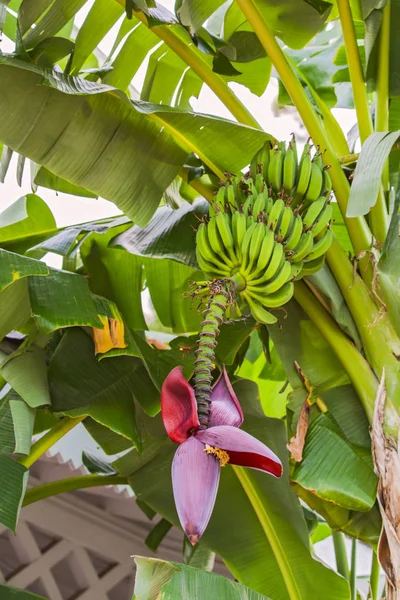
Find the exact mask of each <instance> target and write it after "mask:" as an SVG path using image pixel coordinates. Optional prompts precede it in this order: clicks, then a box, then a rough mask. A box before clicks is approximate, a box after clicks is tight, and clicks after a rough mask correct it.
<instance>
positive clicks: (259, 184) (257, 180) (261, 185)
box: [254, 173, 265, 194]
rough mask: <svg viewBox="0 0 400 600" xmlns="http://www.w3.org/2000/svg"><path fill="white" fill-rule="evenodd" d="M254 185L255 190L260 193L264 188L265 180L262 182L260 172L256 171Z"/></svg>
mask: <svg viewBox="0 0 400 600" xmlns="http://www.w3.org/2000/svg"><path fill="white" fill-rule="evenodd" d="M254 181H255V185H256V190H257V192H258V193H259V194H261V192H262V191H263V189H264V186H265V182H264V178H263V176H262V174H261V173H257V175H256V178H255V180H254Z"/></svg>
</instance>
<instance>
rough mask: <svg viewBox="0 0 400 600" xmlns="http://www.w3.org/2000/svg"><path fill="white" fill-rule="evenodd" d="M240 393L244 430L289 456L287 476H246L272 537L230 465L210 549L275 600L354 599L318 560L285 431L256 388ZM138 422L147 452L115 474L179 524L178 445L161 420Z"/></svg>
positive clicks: (128, 459)
mask: <svg viewBox="0 0 400 600" xmlns="http://www.w3.org/2000/svg"><path fill="white" fill-rule="evenodd" d="M235 389H236V393H237V394H238V396H239V398H240V401H241V404H242V406H243V408H244V412H245V424H244V428H245V429H246V431H248V432H249V433H251V434H253V435H254V436H256V437H257V438H258V439H260V440H262V441H263V442H264V443H266V444H268V445H269V446H270V447H271V448H272V449H273V450H274V451H275V452H277V454H278V455H280V456H281V458H282V460H283V462H284V465H285V466H284V475H283V478H282V479H280V480H275V479H273V478H271V477H268V476H266V475H265V474H263V473H260V472H257V471H252V472H247V471H246V473H248V475H249V477H250V478H251V482H252V486H253V487H252V489H253V494H255V495H257V497H258V498H259V500H260V502H261V503H262V506H263V507H264V509H265V511H266V513H267V515H268V517H267V518H268V520H269V523H270V525H269V528H268V531H266V530H264V529H263V527H262V525H261V523H260V521H259V519H258V517H257V515H256V513H255V511H254V509H253V507H252V504H251V502H250V499H249V497H248V496H247V495H246V493H245V491H244V488H243V487H242V485H241V483H240V482H239V479H238V477H237V476H236V474H235V471H234V470H233V469H232V468H231V467H230V466H227V467H226V468H225V469H223V470H222V473H221V483H220V488H219V492H218V497H217V502H216V506H215V510H214V513H213V516H212V518H211V521H210V524H209V526H208V528H207V530H206V532H205V534H204V542H205V543H206V544H207V546H209V547H210V548H211V549H212V550H214V551H215V552H217V553H218V554H220V555H221V556H222V558H223V560H224V561H225V562H226V564H227V565H228V567H229V568H230V570H231V571H232V573H233V574H234V576H235V577H236V578H237V579H238V580H239V581H240V583H243V584H245V585H248V586H249V587H251V588H252V589H254V590H256V591H258V592H260V593H262V594H265V595H267V596H269V597H271V598H273V599H274V600H289V599H294V598H296V599H297V600H300V599H301V598H304V599H306V598H307V599H309V598H314V597H324V598H326V599H327V600H329V599H330V598H332V600H333V599H335V600H339V599H343V600H345V599H346V600H347V599H348V597H349V590H348V586H347V583H346V582H345V581H344V580H343V579H341V578H340V577H338V576H337V575H336V574H335V573H333V572H332V571H330V570H329V569H327V568H326V567H325V566H324V565H322V564H321V563H320V562H318V561H315V560H314V559H313V558H312V556H311V554H310V549H309V541H308V534H307V527H306V525H305V521H304V517H303V512H302V509H301V506H300V504H299V502H298V500H297V498H296V496H295V495H294V494H293V492H292V490H291V489H290V485H289V478H288V466H287V459H286V456H287V454H286V448H285V444H286V432H285V426H284V424H283V423H282V422H281V421H279V420H277V419H268V418H267V417H265V416H264V415H263V413H262V410H261V407H260V404H259V401H258V399H257V389H256V387H255V386H254V384H252V383H250V382H246V381H242V382H240V383H239V384H237V385H236V387H235ZM138 419H140V422H141V430H142V432H143V438H144V439H143V441H144V446H143V447H144V450H143V453H142V454H140V455H139V454H137V453H136V452H131V453H129V454H128V455H126V456H125V457H123V458H121V459H120V460H118V461H117V462H116V463H115V467H116V468H117V470H118V471H120V472H121V473H123V474H125V475H128V476H129V481H130V483H131V485H132V488H133V490H134V491H135V494H136V496H137V497H138V498H139V499H140V500H143V501H144V502H146V503H147V504H149V505H150V506H151V507H152V508H153V509H154V510H156V511H157V512H158V513H159V514H162V515H164V516H165V517H166V518H167V519H168V520H169V521H171V522H172V523H174V524H175V525H178V520H177V515H176V510H175V506H174V502H173V498H172V489H171V475H170V468H171V461H172V457H173V455H174V453H175V450H176V445H174V444H173V443H172V442H171V441H170V440H169V439H168V438H167V437H166V434H165V431H164V428H163V425H162V423H161V420H160V419H159V418H154V419H148V418H145V416H144V415H143V413H139V411H138ZM253 499H254V498H253ZM269 540H270V541H271V543H272V540H279V544H275V543H273V546H272V547H273V548H274V550H272V547H271V545H270V543H269ZM283 573H285V577H286V582H287V585H288V586H290V587H291V589H292V592H291V593H290V592H289V591H288V589H287V586H286V584H285V579H284V576H283ZM293 589H295V590H296V592H293Z"/></svg>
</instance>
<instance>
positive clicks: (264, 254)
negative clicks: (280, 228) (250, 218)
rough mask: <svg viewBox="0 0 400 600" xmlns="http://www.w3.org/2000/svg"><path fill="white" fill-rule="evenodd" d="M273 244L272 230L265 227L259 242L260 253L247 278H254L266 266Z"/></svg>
mask: <svg viewBox="0 0 400 600" xmlns="http://www.w3.org/2000/svg"><path fill="white" fill-rule="evenodd" d="M274 245H275V236H274V232H273V231H271V230H270V229H268V228H265V235H264V239H263V242H262V244H261V249H260V254H259V257H258V260H257V265H256V267H255V269H254V270H253V271H252V272H251V273H250V276H249V278H248V279H249V280H250V281H251V280H252V279H256V277H258V276H259V274H260V273H261V272H263V271H265V269H266V268H267V265H268V263H269V261H270V259H271V256H272V251H273V249H274Z"/></svg>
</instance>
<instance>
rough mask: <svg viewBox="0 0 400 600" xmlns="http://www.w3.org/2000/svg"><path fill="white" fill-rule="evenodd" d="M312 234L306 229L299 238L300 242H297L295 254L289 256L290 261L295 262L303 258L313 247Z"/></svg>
mask: <svg viewBox="0 0 400 600" xmlns="http://www.w3.org/2000/svg"><path fill="white" fill-rule="evenodd" d="M313 242H314V240H313V234H312V232H311V231H306V233H303V235H302V236H301V238H300V242H299V243H298V244H297V246H296V248H295V249H294V250H295V254H293V256H292V257H291V259H290V260H291V262H293V263H297V262H300V261H301V260H303V258H305V257H306V256H307V255H308V254H309V253H310V252H311V250H312V248H313Z"/></svg>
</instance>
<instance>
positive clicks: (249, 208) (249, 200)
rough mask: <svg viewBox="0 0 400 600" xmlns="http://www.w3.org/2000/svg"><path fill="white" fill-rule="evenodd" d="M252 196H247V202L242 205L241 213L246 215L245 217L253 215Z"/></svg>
mask: <svg viewBox="0 0 400 600" xmlns="http://www.w3.org/2000/svg"><path fill="white" fill-rule="evenodd" d="M254 201H255V199H254V196H253V194H249V195H248V196H247V200H246V202H245V203H244V204H243V212H244V214H245V215H246V217H248V216H249V214H250V215H252V214H253V206H254Z"/></svg>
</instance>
